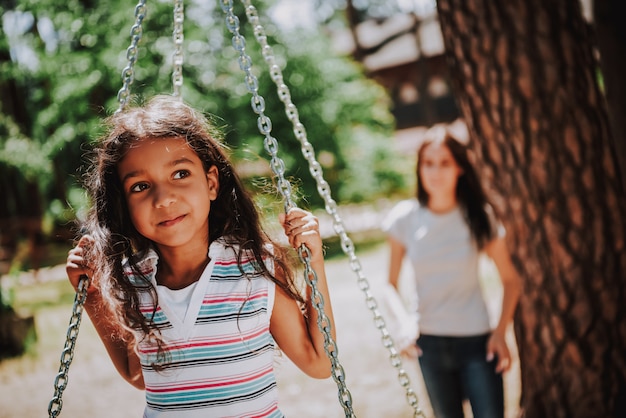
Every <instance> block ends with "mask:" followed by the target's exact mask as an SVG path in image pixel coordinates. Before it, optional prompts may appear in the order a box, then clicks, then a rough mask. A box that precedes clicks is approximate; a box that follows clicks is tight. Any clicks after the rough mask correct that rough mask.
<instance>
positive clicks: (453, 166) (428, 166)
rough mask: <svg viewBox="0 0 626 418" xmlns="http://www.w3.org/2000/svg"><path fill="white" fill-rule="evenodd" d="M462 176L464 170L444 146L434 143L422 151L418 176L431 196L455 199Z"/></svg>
mask: <svg viewBox="0 0 626 418" xmlns="http://www.w3.org/2000/svg"><path fill="white" fill-rule="evenodd" d="M461 174H463V170H462V169H461V167H459V165H458V164H457V162H456V160H455V159H454V157H453V156H452V152H450V149H449V148H448V147H447V146H445V145H444V144H442V143H432V144H429V145H426V147H425V148H424V149H423V150H422V153H421V156H420V162H419V173H418V175H419V178H420V184H421V186H422V187H423V188H424V189H425V190H426V192H427V193H428V195H429V196H431V197H435V196H445V197H454V196H455V194H456V184H457V181H458V179H459V176H460V175H461Z"/></svg>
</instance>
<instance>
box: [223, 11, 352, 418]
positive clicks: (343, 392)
mask: <svg viewBox="0 0 626 418" xmlns="http://www.w3.org/2000/svg"><path fill="white" fill-rule="evenodd" d="M221 6H222V10H223V11H224V13H225V14H226V18H225V20H226V26H227V28H228V30H229V31H230V32H231V34H232V35H233V37H232V45H233V47H234V48H235V50H236V51H237V52H238V53H239V59H238V61H239V67H240V68H241V69H242V70H243V71H244V72H245V83H246V87H247V89H248V91H249V92H250V93H251V94H252V99H251V107H252V110H253V111H254V112H255V113H256V114H257V115H259V116H258V118H257V126H258V129H259V131H260V132H261V134H263V135H264V137H265V138H264V147H265V150H266V151H267V152H268V154H270V156H271V161H270V167H271V169H272V171H273V172H274V174H275V175H276V178H277V188H278V190H279V192H280V193H281V195H282V196H283V198H284V200H285V211H287V210H289V209H290V208H292V207H295V204H294V203H293V200H292V196H291V184H290V183H289V182H288V181H287V180H286V179H285V177H284V173H285V164H284V162H283V160H282V159H281V158H280V157H279V156H278V142H277V141H276V138H274V137H272V136H271V130H272V122H271V120H270V118H269V117H267V116H266V115H265V113H264V112H265V100H264V99H263V97H262V96H261V95H259V93H258V80H257V78H256V76H254V75H253V74H252V71H251V68H252V60H251V58H250V56H249V55H247V54H246V52H245V47H246V41H245V38H244V37H243V36H242V35H241V34H240V33H239V27H240V26H239V18H238V17H237V16H236V15H235V14H234V12H233V2H232V0H222V1H221ZM298 255H299V257H300V260H301V261H302V263H303V264H304V270H305V271H304V276H305V281H306V282H307V285H309V286H310V287H311V302H312V304H313V306H314V308H315V310H316V312H317V317H318V320H317V325H318V328H319V329H320V332H321V333H322V335H323V336H324V350H325V352H326V355H327V356H328V358H329V360H330V362H331V367H332V376H333V379H334V380H335V383H336V384H337V387H338V389H339V393H338V396H339V401H340V403H341V405H342V407H343V409H344V412H345V416H346V417H350V418H352V417H356V415H355V414H354V412H353V410H352V395H351V394H350V391H349V390H348V389H347V387H346V379H345V372H344V369H343V366H341V364H340V363H339V360H338V348H337V344H336V343H335V341H334V339H333V337H332V335H331V326H330V320H329V319H328V317H327V316H326V314H325V313H324V298H323V296H322V294H321V293H320V292H319V290H318V288H317V273H316V272H315V270H314V269H313V268H312V267H311V264H310V253H309V251H308V249H307V248H306V247H305V246H301V247H300V248H299V249H298Z"/></svg>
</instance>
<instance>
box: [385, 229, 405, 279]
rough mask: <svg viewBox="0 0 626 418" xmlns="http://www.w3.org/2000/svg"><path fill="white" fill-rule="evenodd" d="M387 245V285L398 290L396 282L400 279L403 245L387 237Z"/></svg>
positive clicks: (403, 252)
mask: <svg viewBox="0 0 626 418" xmlns="http://www.w3.org/2000/svg"><path fill="white" fill-rule="evenodd" d="M387 243H388V244H389V250H390V254H389V276H388V281H389V284H390V285H392V286H393V287H394V288H395V289H396V290H398V280H399V279H400V271H401V270H402V260H403V259H404V254H405V253H406V249H405V248H404V245H403V244H402V243H401V242H400V241H398V240H397V239H395V238H392V237H388V238H387Z"/></svg>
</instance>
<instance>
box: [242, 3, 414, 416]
mask: <svg viewBox="0 0 626 418" xmlns="http://www.w3.org/2000/svg"><path fill="white" fill-rule="evenodd" d="M242 2H243V4H244V6H245V10H246V16H247V17H248V21H249V22H250V24H251V26H252V27H253V28H254V36H255V38H256V40H257V42H258V43H259V45H260V46H261V51H262V54H263V57H264V59H265V62H266V63H267V66H268V68H269V71H270V76H271V78H272V81H273V82H274V84H275V85H276V87H277V92H278V96H279V98H280V100H281V101H282V102H283V103H284V105H285V113H286V115H287V118H288V119H289V120H290V121H291V123H292V125H293V132H294V134H295V136H296V138H297V139H298V141H300V143H301V145H302V147H301V150H302V155H303V156H304V157H305V158H306V160H307V161H308V163H309V171H310V173H311V175H312V176H313V178H314V179H315V181H316V184H317V190H318V193H319V195H320V196H321V197H322V198H323V199H324V203H325V208H326V212H327V213H328V214H329V215H330V216H332V218H333V228H334V230H335V232H336V233H337V234H338V235H339V238H340V240H341V248H342V250H343V252H344V253H345V254H346V255H347V256H348V258H349V260H350V267H351V269H352V271H354V273H355V274H356V275H357V278H358V280H357V284H358V286H359V288H360V289H361V290H362V291H363V293H364V294H365V301H366V305H367V307H368V308H369V310H370V311H371V312H372V315H373V317H374V323H375V325H376V328H378V330H379V331H380V333H381V335H382V342H383V346H384V347H385V348H387V350H388V351H389V358H390V361H391V364H392V365H393V366H394V367H395V368H396V369H397V372H398V380H399V382H400V384H401V386H402V387H403V388H404V390H405V396H406V399H407V402H408V404H409V405H410V406H411V408H412V409H413V416H414V417H424V418H425V415H424V412H423V411H422V410H421V409H420V407H419V399H418V397H417V394H416V393H415V391H414V390H413V389H412V388H411V381H410V379H409V376H408V374H407V373H406V371H405V370H404V367H403V365H402V359H401V356H400V354H399V353H398V351H397V349H396V348H395V345H394V342H393V339H392V338H391V335H390V333H389V330H388V329H387V326H386V323H385V320H384V318H383V317H382V315H381V313H380V310H379V309H378V303H377V301H376V299H375V298H374V296H373V295H372V293H371V292H370V284H369V281H368V279H367V278H366V277H365V275H364V273H363V269H362V266H361V262H360V260H359V259H358V257H357V255H356V253H355V248H354V243H353V242H352V240H351V239H350V238H349V237H348V235H347V232H346V227H345V224H344V222H343V220H342V218H341V216H340V215H339V211H338V207H337V203H336V202H335V200H334V199H333V198H332V196H331V191H330V186H329V184H328V183H327V182H326V180H324V177H323V172H322V167H321V165H320V164H319V162H318V161H317V160H316V159H315V151H314V149H313V146H312V145H311V143H310V142H309V141H308V139H307V134H306V130H305V128H304V125H303V124H302V123H301V122H300V119H299V116H298V109H297V108H296V106H295V104H294V103H293V102H292V101H291V93H290V91H289V87H288V86H287V85H286V84H285V83H284V80H283V75H282V71H281V69H280V67H279V65H278V64H277V63H276V59H275V56H274V52H273V50H272V47H271V46H270V45H269V44H268V42H267V35H266V33H265V29H264V28H263V26H262V25H261V22H260V20H259V16H258V12H257V9H256V8H255V7H254V5H252V4H251V1H250V0H242Z"/></svg>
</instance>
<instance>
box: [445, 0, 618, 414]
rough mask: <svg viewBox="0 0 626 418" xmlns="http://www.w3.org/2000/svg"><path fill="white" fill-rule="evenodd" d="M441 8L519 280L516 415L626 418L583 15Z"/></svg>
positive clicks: (454, 71)
mask: <svg viewBox="0 0 626 418" xmlns="http://www.w3.org/2000/svg"><path fill="white" fill-rule="evenodd" d="M437 4H438V6H437V7H438V10H439V17H440V21H441V26H442V32H443V35H444V41H445V46H446V51H447V54H448V58H449V60H450V70H451V78H452V80H453V83H454V85H455V88H456V90H457V98H458V101H459V104H460V107H461V109H462V111H463V115H464V117H465V119H466V122H467V124H468V129H469V132H470V137H471V141H470V143H471V147H472V149H473V150H474V152H475V157H476V161H477V163H478V167H479V170H480V171H481V172H482V174H483V179H484V184H485V187H486V189H487V191H488V192H489V195H490V197H491V198H492V199H491V200H492V202H493V205H494V208H495V210H496V213H497V214H498V216H499V217H500V218H501V219H502V222H503V224H504V226H505V227H506V229H507V244H508V245H509V248H510V249H511V256H512V259H513V262H514V264H515V266H516V268H517V269H518V271H519V273H520V275H521V277H522V280H523V294H522V297H521V300H520V305H519V308H518V311H517V314H516V320H515V331H516V338H517V343H518V346H519V354H520V365H521V376H522V396H521V414H522V416H526V417H532V418H542V417H549V418H559V417H563V418H566V417H567V418H577V417H581V418H582V417H584V418H590V417H603V418H604V417H611V416H615V417H617V416H622V417H623V416H626V411H624V410H623V409H622V408H623V404H621V403H620V399H622V398H624V396H625V395H626V390H625V383H624V382H625V377H626V299H625V295H626V273H625V272H626V250H625V248H624V247H625V238H626V237H625V235H626V233H625V219H626V196H625V195H624V189H623V187H622V184H621V178H620V175H619V172H618V166H617V162H616V155H615V150H614V149H613V143H612V141H611V137H610V135H611V133H610V129H609V126H608V117H607V110H606V106H605V101H604V98H603V96H602V94H601V92H600V89H599V87H598V83H597V79H596V68H597V62H596V61H595V59H594V56H593V54H592V48H591V42H590V35H589V33H588V31H589V28H588V25H587V24H586V23H585V21H584V20H583V17H582V14H581V10H580V4H579V2H578V1H567V0H554V1H550V2H544V1H541V0H508V1H504V2H499V1H486V0H439V1H438V2H437Z"/></svg>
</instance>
